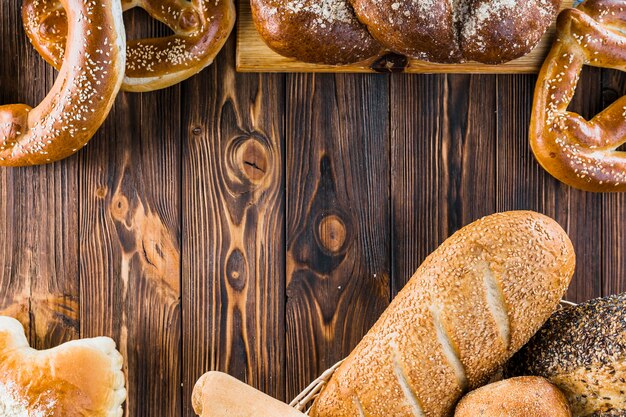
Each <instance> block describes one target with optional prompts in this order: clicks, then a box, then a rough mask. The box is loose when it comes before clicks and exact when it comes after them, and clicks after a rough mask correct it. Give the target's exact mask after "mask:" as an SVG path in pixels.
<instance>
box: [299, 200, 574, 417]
mask: <svg viewBox="0 0 626 417" xmlns="http://www.w3.org/2000/svg"><path fill="white" fill-rule="evenodd" d="M574 263H575V256H574V249H573V248H572V244H571V242H570V240H569V238H568V237H567V235H566V234H565V232H564V231H563V229H562V228H561V227H560V226H559V225H558V224H557V223H556V222H555V221H554V220H552V219H550V218H548V217H546V216H544V215H541V214H538V213H534V212H529V211H517V212H506V213H499V214H494V215H491V216H487V217H485V218H483V219H480V220H478V221H476V222H474V223H472V224H470V225H469V226H466V227H464V228H463V229H461V230H460V231H458V232H457V233H455V234H454V235H453V236H451V237H450V238H449V239H447V240H446V241H445V242H444V243H443V244H442V245H441V246H440V247H439V248H438V249H437V250H435V251H434V252H433V253H432V254H431V255H430V256H428V258H426V260H425V261H424V263H423V264H422V265H421V266H420V267H419V269H418V270H417V272H416V273H415V275H414V276H413V277H412V278H411V280H410V281H409V283H408V284H407V285H406V287H405V288H404V289H403V290H402V291H401V292H400V293H399V294H398V296H397V297H396V298H395V299H394V300H393V301H392V302H391V304H390V305H389V307H388V308H387V310H386V311H385V312H384V313H383V315H382V316H381V317H380V319H379V320H378V322H377V323H376V324H375V325H374V327H373V328H372V329H371V330H370V331H369V333H368V334H367V335H366V336H365V338H364V339H363V340H362V341H361V343H359V345H358V346H357V347H356V348H355V349H354V351H353V352H352V353H351V354H350V356H349V357H348V358H347V359H346V360H345V361H344V362H343V364H342V365H341V366H340V367H339V368H338V369H337V371H335V373H334V374H333V377H332V378H331V380H330V381H329V383H328V385H327V386H326V387H325V388H324V389H323V391H322V392H321V394H320V396H319V397H318V398H317V400H316V401H315V403H314V404H313V409H312V410H311V413H310V415H311V416H312V417H331V416H332V417H360V416H363V415H367V416H370V417H377V416H395V417H405V416H406V417H409V416H427V417H443V416H449V415H451V414H452V412H453V411H454V407H455V405H456V403H457V401H458V400H459V399H460V398H461V397H462V395H463V394H464V393H465V392H466V391H468V390H470V389H473V388H476V387H479V386H481V385H483V384H484V383H486V382H487V380H488V378H489V377H490V376H491V375H492V374H493V373H494V372H495V371H496V370H497V369H498V367H500V366H502V365H503V364H504V363H505V362H506V361H507V360H508V359H509V358H510V357H511V356H512V355H513V353H515V352H516V351H517V350H518V349H519V348H520V347H522V346H523V345H524V344H525V343H526V342H527V341H528V339H530V337H531V336H532V335H533V334H534V333H535V332H536V331H537V330H538V329H539V328H540V327H541V325H542V324H543V323H544V322H545V320H547V319H548V317H550V315H551V314H552V313H553V312H554V311H555V310H556V308H557V306H558V304H559V300H560V298H561V297H562V295H563V293H564V292H565V290H566V288H567V286H568V284H569V281H570V279H571V277H572V274H573V272H574Z"/></svg>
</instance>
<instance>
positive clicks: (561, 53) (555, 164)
mask: <svg viewBox="0 0 626 417" xmlns="http://www.w3.org/2000/svg"><path fill="white" fill-rule="evenodd" d="M625 32H626V2H625V1H623V0H622V1H618V0H587V1H586V2H584V3H583V4H581V5H580V6H579V7H578V9H568V10H565V11H563V12H561V14H560V15H559V17H558V20H557V34H556V40H555V42H554V44H553V46H552V49H551V50H550V53H549V54H548V57H547V58H546V61H545V63H544V65H543V67H542V69H541V72H540V73H539V80H538V82H537V87H536V90H535V98H534V105H533V112H532V117H531V122H530V145H531V148H532V150H533V152H534V154H535V156H536V158H537V160H538V161H539V163H540V164H541V165H542V166H543V167H544V168H545V169H546V170H547V171H548V172H549V173H550V174H552V175H553V176H554V177H556V178H557V179H559V180H560V181H562V182H564V183H566V184H568V185H570V186H572V187H575V188H579V189H582V190H586V191H596V192H601V191H626V153H625V152H622V151H618V150H616V149H617V148H618V147H619V146H620V145H622V144H623V143H625V142H626V96H624V97H621V98H620V99H618V100H617V101H616V102H614V103H613V104H611V105H610V106H608V107H607V108H606V109H605V110H603V111H602V112H601V113H599V114H598V115H596V116H595V117H593V118H592V119H591V120H585V119H584V118H583V117H581V116H580V115H578V114H576V113H573V112H570V111H568V110H567V107H568V105H569V104H570V102H571V101H572V98H573V97H574V91H575V89H576V85H577V83H578V79H579V77H580V73H581V70H582V68H583V65H591V66H595V67H601V68H613V69H618V70H622V71H625V70H626V34H625Z"/></svg>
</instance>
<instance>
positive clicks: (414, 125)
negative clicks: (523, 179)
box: [391, 75, 496, 294]
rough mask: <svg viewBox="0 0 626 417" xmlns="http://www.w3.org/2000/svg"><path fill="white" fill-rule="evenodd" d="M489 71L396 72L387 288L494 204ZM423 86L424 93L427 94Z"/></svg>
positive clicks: (492, 84) (399, 283) (493, 119)
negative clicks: (390, 255)
mask: <svg viewBox="0 0 626 417" xmlns="http://www.w3.org/2000/svg"><path fill="white" fill-rule="evenodd" d="M495 87H496V78H495V76H492V75H430V76H422V77H413V76H408V75H395V76H393V77H392V83H391V102H392V103H404V105H396V106H393V107H392V109H391V125H392V126H393V127H394V128H393V129H392V134H391V147H392V158H391V167H392V173H393V174H392V178H391V190H392V191H391V192H392V196H391V198H392V206H393V216H392V228H393V245H394V250H393V254H394V257H393V272H394V275H393V290H394V294H395V293H397V292H398V291H399V290H400V289H401V288H402V287H403V286H404V285H405V284H406V282H407V281H408V280H409V279H410V278H411V276H413V273H414V272H415V270H416V269H417V267H418V266H419V265H420V264H421V263H422V261H423V260H424V259H425V258H426V256H428V255H429V254H430V253H431V252H432V251H433V250H435V249H436V248H437V247H438V246H439V245H440V244H441V243H442V242H443V241H444V240H445V239H446V238H448V237H449V236H450V235H451V234H452V233H454V232H455V231H457V230H458V229H459V228H461V227H462V226H465V225H467V224H468V223H471V222H472V221H474V220H475V219H477V218H479V217H482V216H484V215H487V214H491V213H493V212H494V210H495V195H494V189H495V185H496V183H495V175H494V174H495V143H496V142H495V136H496V95H495ZM426 91H428V92H429V93H428V94H427V93H426Z"/></svg>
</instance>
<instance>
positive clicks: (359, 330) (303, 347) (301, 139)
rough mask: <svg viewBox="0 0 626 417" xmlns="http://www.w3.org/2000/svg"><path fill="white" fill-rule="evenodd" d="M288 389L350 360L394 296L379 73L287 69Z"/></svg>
mask: <svg viewBox="0 0 626 417" xmlns="http://www.w3.org/2000/svg"><path fill="white" fill-rule="evenodd" d="M286 94H287V101H286V104H287V107H286V121H287V123H286V130H285V132H286V135H287V136H286V141H287V168H286V174H287V196H288V200H287V277H286V278H287V336H286V337H287V347H286V349H287V350H286V354H287V389H288V394H289V398H292V397H294V396H295V395H296V394H297V393H299V392H300V391H301V390H302V389H303V388H304V387H305V386H306V385H308V383H309V382H311V381H312V380H313V379H315V378H316V377H317V376H318V375H319V374H320V373H321V372H323V371H324V370H325V369H327V368H329V367H331V366H332V365H334V364H335V363H336V362H337V361H339V360H340V359H343V358H344V357H345V356H347V354H348V353H349V352H350V351H351V350H352V348H353V347H354V346H355V345H356V344H357V343H358V341H360V340H361V338H362V336H363V334H365V332H366V331H367V330H369V328H370V327H371V325H372V324H373V323H374V322H375V320H376V319H377V318H378V316H379V315H380V314H381V313H382V311H383V310H384V308H385V307H386V305H387V304H388V302H389V279H390V269H389V268H390V262H389V248H390V246H389V244H390V233H389V222H388V219H389V201H388V199H389V124H388V120H389V119H388V114H389V102H388V97H389V95H388V79H387V78H386V77H380V76H367V77H359V76H354V75H337V76H333V75H315V76H313V75H288V76H287V92H286Z"/></svg>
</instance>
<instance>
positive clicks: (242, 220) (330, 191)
mask: <svg viewBox="0 0 626 417" xmlns="http://www.w3.org/2000/svg"><path fill="white" fill-rule="evenodd" d="M19 4H20V2H19V1H18V0H8V1H2V2H0V30H1V32H0V34H1V36H0V51H1V53H2V55H0V56H2V59H0V103H15V102H20V101H22V102H26V103H30V104H35V103H37V102H39V100H41V99H42V98H43V97H44V95H45V93H46V92H47V91H48V89H49V87H50V86H51V84H52V82H53V80H54V72H53V71H52V70H51V69H50V68H49V67H48V66H47V65H46V64H45V63H44V62H43V60H41V59H40V58H39V57H38V55H37V54H36V53H35V52H34V50H33V49H32V47H31V46H30V45H29V43H28V41H27V39H26V37H25V35H24V33H23V31H22V29H21V25H20V24H19V21H20V17H19ZM126 21H127V24H128V30H129V31H132V32H133V33H134V35H133V36H135V37H136V36H139V35H141V36H144V35H146V34H161V33H164V29H163V28H162V27H161V26H160V25H158V24H155V23H153V22H151V21H149V19H147V18H146V16H145V14H144V13H142V12H131V13H130V14H128V15H127V16H126ZM234 66H235V42H234V39H232V38H231V40H230V42H229V43H228V44H227V46H226V47H225V49H224V50H223V52H222V53H221V55H220V56H219V58H218V59H217V60H216V63H215V64H214V65H213V66H211V67H210V68H208V69H206V70H205V71H204V72H202V73H201V74H200V75H198V76H196V77H194V78H192V79H190V80H188V81H186V82H184V83H182V84H180V85H178V86H175V87H173V88H169V89H166V90H163V91H159V92H155V93H149V94H120V95H119V97H118V99H117V102H116V105H115V107H114V109H113V111H112V113H111V114H110V116H109V118H108V120H107V121H106V123H105V124H104V126H103V127H102V128H101V129H100V131H99V132H98V134H97V135H96V136H95V137H94V139H93V140H92V141H91V142H90V143H89V145H88V146H87V147H86V148H85V149H84V150H83V151H81V152H80V153H78V154H77V155H75V156H74V157H71V158H69V159H67V160H65V161H62V162H60V163H56V164H53V165H49V166H43V167H36V168H24V169H2V170H0V288H1V292H0V312H2V313H4V314H10V315H12V316H15V317H18V318H19V319H20V320H21V321H22V322H23V323H24V324H25V325H26V326H28V329H29V337H30V340H31V342H32V344H33V345H34V346H36V347H38V348H45V347H49V346H54V345H56V344H57V343H60V342H63V341H66V340H70V339H74V338H77V337H90V336H96V335H108V336H111V337H113V338H114V339H115V340H116V341H117V342H118V344H119V347H120V350H121V352H122V353H123V355H124V357H125V358H126V371H127V376H128V381H127V386H128V388H129V400H128V403H127V407H128V413H127V414H126V415H128V416H146V417H154V416H163V417H169V416H193V415H194V414H193V411H192V409H191V405H190V395H191V390H192V388H193V385H194V382H195V381H196V379H197V378H198V377H199V376H200V375H201V374H202V373H204V372H205V371H207V370H210V369H220V370H224V371H227V372H229V373H231V374H232V375H234V376H236V377H238V378H240V379H242V380H245V381H247V382H249V383H250V384H252V385H254V386H257V387H259V388H261V389H262V390H264V391H266V392H268V393H270V394H272V395H274V396H277V397H279V398H292V397H293V396H294V395H295V394H296V393H298V392H299V391H300V390H301V389H302V388H303V387H304V386H305V385H306V384H307V383H308V382H310V381H311V380H312V379H313V378H315V377H316V376H317V375H318V374H319V373H320V372H321V371H323V370H324V369H326V368H328V367H329V366H331V365H332V364H334V363H335V361H337V360H339V359H341V358H342V357H343V356H344V355H346V354H347V353H348V352H349V351H350V349H351V348H352V347H353V346H354V345H355V344H356V343H357V342H358V341H359V339H360V338H361V336H362V335H363V334H364V333H365V332H366V331H367V329H368V328H369V327H370V326H371V325H372V323H373V322H374V321H375V320H376V318H377V317H378V316H379V314H380V313H381V312H382V311H383V309H384V308H385V306H386V305H387V304H388V302H389V300H390V298H391V297H393V295H394V294H395V293H396V292H397V291H398V290H399V289H400V288H401V287H402V286H403V284H404V283H405V282H406V281H407V279H408V278H409V277H410V276H411V274H412V272H413V271H414V270H415V269H416V268H417V266H418V265H419V264H420V263H421V261H422V260H423V259H424V258H425V257H426V256H427V255H428V254H429V253H430V252H431V251H432V250H434V249H435V248H436V247H437V246H438V245H439V244H440V243H441V242H442V241H443V240H444V239H445V238H446V237H447V236H449V235H450V234H451V233H453V232H454V231H455V230H457V229H458V228H460V227H461V226H463V225H465V224H467V223H469V222H471V221H472V220H474V219H476V218H478V217H480V216H483V215H486V214H490V213H493V212H497V211H503V210H511V209H533V210H537V211H540V212H543V213H546V214H548V215H550V216H552V217H554V218H556V219H557V220H558V221H559V222H560V223H561V224H562V225H563V226H564V227H565V228H566V229H567V231H568V232H569V234H570V236H571V238H572V240H573V242H574V244H575V247H576V251H577V254H578V266H577V271H576V275H575V278H574V281H573V283H572V285H571V288H570V290H569V293H568V298H569V299H570V300H574V301H581V300H585V299H588V298H591V297H596V296H600V295H606V294H611V293H616V292H620V291H625V290H626V281H625V280H624V272H625V268H626V255H625V254H624V250H625V249H626V246H625V244H626V242H624V239H626V234H625V233H626V216H625V214H626V196H624V194H591V193H585V192H580V191H577V190H574V189H571V188H569V187H567V186H564V185H562V184H560V183H558V182H557V181H555V180H554V179H553V178H551V177H550V176H549V175H547V174H546V173H545V172H544V171H543V170H542V169H541V168H540V167H539V165H538V164H537V163H536V162H535V160H534V158H533V156H532V154H531V152H530V149H529V146H528V143H527V126H528V121H529V114H530V108H531V98H532V92H533V87H534V82H535V76H533V75H498V76H495V75H402V74H393V75H375V74H369V75H350V74H342V75H332V74H324V75H321V74H320V75H306V74H238V73H236V71H235V70H234ZM625 87H626V77H625V76H622V75H619V73H617V72H613V71H606V70H598V69H591V70H588V71H586V72H585V74H584V76H583V78H582V81H581V84H580V88H579V93H578V94H577V97H576V100H575V103H574V105H573V107H574V109H575V110H578V111H580V112H582V114H583V115H586V116H590V115H593V114H594V113H596V112H597V111H599V110H600V109H602V108H603V107H604V106H605V105H606V104H608V103H610V102H612V101H613V100H615V99H616V98H617V97H618V96H620V95H622V94H624V91H625Z"/></svg>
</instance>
